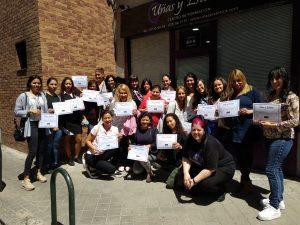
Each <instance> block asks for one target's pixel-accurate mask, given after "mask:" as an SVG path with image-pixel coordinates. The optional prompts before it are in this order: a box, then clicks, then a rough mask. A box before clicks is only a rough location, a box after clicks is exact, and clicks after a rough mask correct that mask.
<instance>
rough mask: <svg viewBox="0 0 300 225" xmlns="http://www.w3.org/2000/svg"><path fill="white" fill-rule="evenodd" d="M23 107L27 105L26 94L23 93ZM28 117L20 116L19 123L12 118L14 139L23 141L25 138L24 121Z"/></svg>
mask: <svg viewBox="0 0 300 225" xmlns="http://www.w3.org/2000/svg"><path fill="white" fill-rule="evenodd" d="M25 95H26V98H25V108H26V106H27V94H26V93H25ZM27 119H28V118H27V117H26V118H21V119H20V123H18V122H17V119H16V118H14V124H15V130H14V139H15V140H16V141H25V140H26V138H25V137H24V131H25V123H26V120H27Z"/></svg>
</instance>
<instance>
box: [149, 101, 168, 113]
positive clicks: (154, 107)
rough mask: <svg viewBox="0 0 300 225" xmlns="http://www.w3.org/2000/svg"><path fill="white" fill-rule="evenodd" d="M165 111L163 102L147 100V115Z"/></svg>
mask: <svg viewBox="0 0 300 225" xmlns="http://www.w3.org/2000/svg"><path fill="white" fill-rule="evenodd" d="M164 111H165V103H164V100H148V101H147V112H149V113H163V112H164Z"/></svg>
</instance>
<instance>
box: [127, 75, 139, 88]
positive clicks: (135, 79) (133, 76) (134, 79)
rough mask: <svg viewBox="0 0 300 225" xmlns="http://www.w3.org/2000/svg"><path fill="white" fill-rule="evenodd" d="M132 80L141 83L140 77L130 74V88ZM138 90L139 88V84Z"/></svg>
mask: <svg viewBox="0 0 300 225" xmlns="http://www.w3.org/2000/svg"><path fill="white" fill-rule="evenodd" d="M131 81H137V82H138V83H139V78H138V77H137V76H136V75H130V77H129V78H128V87H129V88H130V90H132V87H131ZM136 90H137V91H138V90H139V84H138V86H137V89H136Z"/></svg>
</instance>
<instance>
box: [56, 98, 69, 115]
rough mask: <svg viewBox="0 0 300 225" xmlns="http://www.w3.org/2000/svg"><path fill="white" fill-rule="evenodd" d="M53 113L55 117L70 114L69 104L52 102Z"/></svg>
mask: <svg viewBox="0 0 300 225" xmlns="http://www.w3.org/2000/svg"><path fill="white" fill-rule="evenodd" d="M52 105H53V109H54V113H55V114H57V115H65V114H72V113H73V110H72V107H71V104H70V102H67V101H65V102H53V103H52Z"/></svg>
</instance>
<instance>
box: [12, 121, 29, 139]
mask: <svg viewBox="0 0 300 225" xmlns="http://www.w3.org/2000/svg"><path fill="white" fill-rule="evenodd" d="M26 120H27V118H21V119H20V123H19V124H18V122H17V120H16V118H14V124H15V130H14V138H15V140H16V141H25V140H26V138H25V137H24V130H25V123H26Z"/></svg>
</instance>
